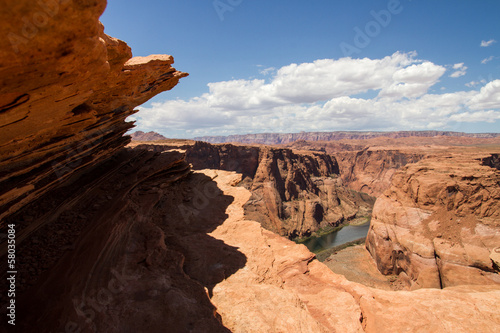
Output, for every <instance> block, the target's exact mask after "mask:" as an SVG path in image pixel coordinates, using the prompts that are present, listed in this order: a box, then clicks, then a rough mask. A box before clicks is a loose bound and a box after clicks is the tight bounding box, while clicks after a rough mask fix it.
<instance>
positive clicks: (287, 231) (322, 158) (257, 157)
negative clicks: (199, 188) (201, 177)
mask: <svg viewBox="0 0 500 333" xmlns="http://www.w3.org/2000/svg"><path fill="white" fill-rule="evenodd" d="M186 158H187V160H188V162H190V163H192V164H193V168H194V169H206V168H210V169H219V170H228V171H236V172H238V173H242V174H243V175H244V176H245V177H247V178H246V179H244V180H243V182H242V185H243V186H245V187H246V188H248V189H249V190H250V191H251V193H252V196H251V197H250V199H249V200H248V202H247V203H246V204H245V214H246V217H247V218H249V219H251V220H255V221H258V222H260V223H261V224H262V226H263V227H264V228H266V229H268V230H271V231H273V232H276V233H278V234H280V235H283V236H287V237H291V238H293V237H297V236H299V237H300V236H305V235H309V234H311V233H312V232H314V231H317V230H318V229H319V228H322V227H326V226H328V225H330V226H337V225H339V224H340V223H342V222H345V221H348V220H350V219H352V218H354V217H355V216H366V215H369V212H370V211H371V206H372V204H373V198H370V197H369V196H366V195H363V194H360V193H355V192H353V191H349V190H348V189H346V188H345V187H343V186H341V183H340V180H339V167H338V164H337V161H336V160H335V158H334V157H332V156H330V155H328V154H325V153H320V152H307V151H300V152H299V151H294V150H292V149H286V148H275V147H268V146H241V145H240V146H237V145H231V144H222V145H211V144H208V143H203V142H197V143H196V144H195V145H194V146H192V148H189V149H188V150H187V153H186Z"/></svg>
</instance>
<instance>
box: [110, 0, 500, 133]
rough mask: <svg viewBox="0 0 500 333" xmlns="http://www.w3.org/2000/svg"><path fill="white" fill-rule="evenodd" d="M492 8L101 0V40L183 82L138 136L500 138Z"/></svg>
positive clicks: (406, 0) (498, 46)
mask: <svg viewBox="0 0 500 333" xmlns="http://www.w3.org/2000/svg"><path fill="white" fill-rule="evenodd" d="M499 14H500V1H496V0H490V1H466V0H440V1H435V0H434V1H431V0H419V1H416V0H411V1H410V0H400V1H398V0H387V1H385V0H380V1H379V0H377V1H368V0H363V1H361V0H357V1H356V0H311V1H295V0H288V1H277V0H276V1H269V0H267V1H264V0H216V1H213V0H177V1H167V0H150V1H147V2H146V1H133V0H109V1H108V8H107V9H106V11H105V13H104V14H103V16H102V17H101V21H102V22H103V23H104V25H105V32H106V33H107V34H109V35H111V36H113V37H117V38H120V39H122V40H124V41H126V42H127V43H128V44H129V45H130V46H131V47H132V51H133V54H134V56H146V55H149V54H171V55H173V56H174V58H175V67H176V68H177V69H178V70H181V71H185V72H188V73H190V76H189V77H187V78H184V79H182V80H181V82H180V84H179V85H178V86H176V87H175V88H174V89H173V90H171V91H169V92H165V93H162V94H160V95H158V96H157V97H155V98H154V99H152V100H151V101H149V102H148V103H146V104H145V105H143V106H141V107H140V108H139V109H140V110H141V111H140V112H139V113H137V114H136V115H134V116H133V117H132V119H135V120H137V128H136V129H137V130H143V131H150V130H154V131H157V132H159V133H162V134H163V135H166V136H168V137H177V138H192V137H196V136H203V135H228V134H245V133H260V132H299V131H333V130H428V129H434V130H453V131H464V132H499V128H500V126H499V125H500V52H499V51H500V43H499V42H500V20H499V19H498V17H499Z"/></svg>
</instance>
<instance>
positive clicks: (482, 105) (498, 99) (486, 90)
mask: <svg viewBox="0 0 500 333" xmlns="http://www.w3.org/2000/svg"><path fill="white" fill-rule="evenodd" d="M468 106H469V108H470V109H472V110H484V109H500V80H495V81H491V82H489V83H488V84H487V85H485V86H484V87H482V88H481V90H480V91H479V93H477V94H476V95H475V96H473V97H472V98H471V99H470V101H469V102H468Z"/></svg>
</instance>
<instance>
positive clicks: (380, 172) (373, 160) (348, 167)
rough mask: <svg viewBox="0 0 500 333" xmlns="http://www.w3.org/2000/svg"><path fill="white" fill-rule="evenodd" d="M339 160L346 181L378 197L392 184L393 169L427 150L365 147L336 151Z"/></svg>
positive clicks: (398, 167)
mask: <svg viewBox="0 0 500 333" xmlns="http://www.w3.org/2000/svg"><path fill="white" fill-rule="evenodd" d="M334 156H335V157H336V158H337V161H338V163H339V169H340V175H341V178H342V181H343V183H344V184H345V185H346V186H348V187H349V188H352V189H354V190H356V191H361V192H365V193H368V194H370V195H372V196H375V197H378V196H379V195H381V194H382V193H383V192H384V191H385V190H387V189H388V188H389V187H390V185H391V180H392V176H393V175H394V173H395V172H396V171H397V170H398V169H400V168H401V167H403V166H405V165H406V164H408V163H415V162H417V161H420V160H421V159H422V158H424V156H425V154H424V153H422V152H418V151H405V150H398V149H377V148H365V149H363V150H360V151H352V152H351V151H348V152H340V153H336V154H334Z"/></svg>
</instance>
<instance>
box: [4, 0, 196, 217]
mask: <svg viewBox="0 0 500 333" xmlns="http://www.w3.org/2000/svg"><path fill="white" fill-rule="evenodd" d="M2 6H3V7H4V8H5V9H6V10H2V11H1V13H0V25H1V27H2V31H4V32H5V34H4V36H5V37H7V38H2V40H1V41H0V50H1V53H0V64H1V65H0V128H1V130H0V133H1V134H0V220H4V219H5V218H6V217H8V216H9V215H12V214H13V213H15V212H16V211H17V210H18V209H20V208H21V207H23V206H24V205H26V204H28V203H29V202H32V201H33V200H35V199H37V198H39V197H40V196H41V195H43V193H45V192H46V191H47V190H49V189H50V188H54V187H55V186H57V185H58V184H60V183H61V182H63V181H64V180H66V179H69V178H70V177H71V176H72V175H73V174H75V173H76V172H78V171H79V170H81V169H83V168H86V167H89V166H92V165H94V164H96V163H97V162H98V161H102V160H105V159H106V158H108V157H110V156H112V155H113V154H114V153H115V152H116V151H117V150H118V149H120V148H122V147H123V146H124V145H125V144H126V143H127V142H128V140H129V139H128V138H127V137H123V134H124V133H125V132H126V131H127V130H128V129H130V128H131V127H132V124H131V123H127V122H125V118H126V117H128V116H129V115H131V114H133V113H134V112H135V111H134V107H135V106H137V105H140V104H142V103H144V102H145V101H147V100H148V99H150V98H151V97H153V96H154V95H156V94H158V93H160V92H162V91H165V90H169V89H171V88H172V87H174V86H175V85H176V84H177V82H178V81H179V79H180V78H182V77H184V76H186V75H187V74H186V73H182V72H178V71H176V70H175V69H174V68H173V67H172V66H171V65H172V63H173V58H172V57H171V56H167V55H154V56H149V57H136V58H132V52H131V50H130V48H129V47H128V46H127V45H126V44H125V43H124V42H122V41H120V40H118V39H115V38H112V37H109V36H107V35H106V34H104V33H103V30H104V28H103V26H102V25H101V24H100V22H99V20H98V18H99V16H100V15H101V13H102V12H103V11H104V8H105V6H106V1H102V0H100V1H39V2H37V3H33V2H31V1H18V0H16V1H14V0H8V1H7V2H4V3H3V4H2ZM42 17H43V18H44V21H43V22H42V21H36V18H39V19H40V18H42ZM33 20H35V21H33ZM37 22H38V23H37ZM35 23H37V24H39V25H38V26H37V25H35ZM131 58H132V59H131Z"/></svg>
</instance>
